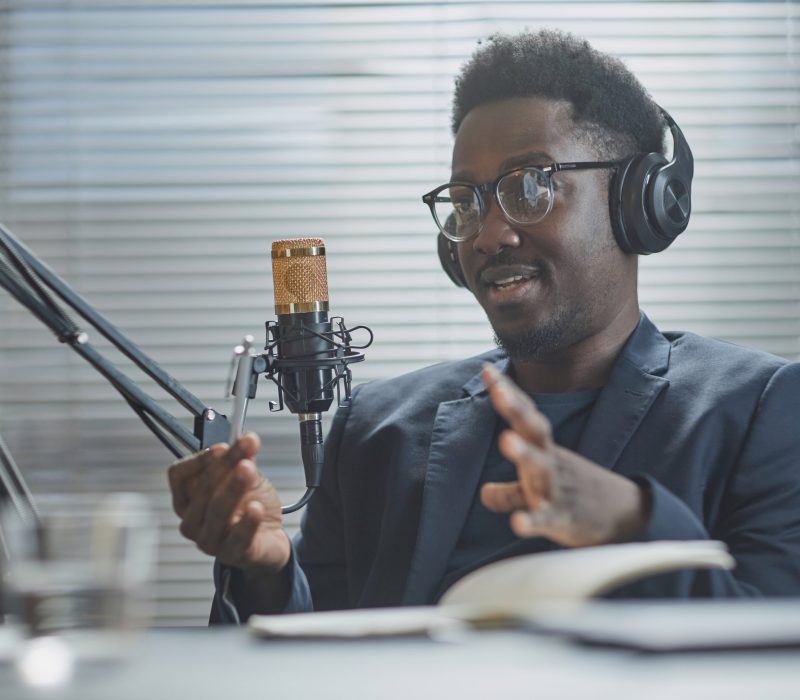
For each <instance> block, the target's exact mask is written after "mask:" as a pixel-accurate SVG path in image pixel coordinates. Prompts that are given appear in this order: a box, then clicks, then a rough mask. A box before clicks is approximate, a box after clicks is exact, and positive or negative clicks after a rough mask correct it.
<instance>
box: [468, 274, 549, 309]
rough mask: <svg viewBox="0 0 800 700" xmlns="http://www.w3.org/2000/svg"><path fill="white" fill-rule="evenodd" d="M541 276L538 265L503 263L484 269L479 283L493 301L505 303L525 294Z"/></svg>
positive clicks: (518, 298)
mask: <svg viewBox="0 0 800 700" xmlns="http://www.w3.org/2000/svg"><path fill="white" fill-rule="evenodd" d="M541 277H542V269H541V267H540V266H538V265H503V266H493V267H488V268H486V269H484V270H483V271H482V272H481V274H480V283H481V287H482V288H483V289H484V290H485V291H486V294H487V296H488V298H489V299H490V300H491V301H492V302H493V303H498V304H505V303H513V302H516V301H520V300H521V299H522V298H523V297H525V296H527V295H528V294H529V293H531V292H532V291H533V290H534V288H535V287H536V286H537V285H538V283H539V281H540V279H541Z"/></svg>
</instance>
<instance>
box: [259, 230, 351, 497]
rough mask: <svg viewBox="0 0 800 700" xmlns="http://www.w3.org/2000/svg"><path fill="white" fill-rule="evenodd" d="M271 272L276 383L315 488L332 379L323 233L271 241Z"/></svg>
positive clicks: (333, 350) (308, 478)
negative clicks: (292, 416) (297, 428)
mask: <svg viewBox="0 0 800 700" xmlns="http://www.w3.org/2000/svg"><path fill="white" fill-rule="evenodd" d="M272 276H273V284H274V293H275V313H276V315H277V323H276V324H274V325H272V326H271V327H272V329H273V338H274V341H275V354H276V358H277V361H276V365H277V368H278V371H279V372H280V384H279V387H280V390H281V393H282V399H283V401H284V402H285V404H286V406H287V408H288V409H289V410H290V411H291V412H292V413H295V414H297V417H298V420H299V422H300V450H301V455H302V459H303V468H304V470H305V475H306V486H307V487H309V488H316V487H317V486H319V482H320V478H321V475H322V463H323V458H324V446H323V437H322V422H321V413H322V412H323V411H327V410H328V409H329V408H330V406H331V403H332V402H333V386H334V383H335V379H336V374H335V372H334V363H335V359H336V346H335V345H334V343H333V342H332V328H331V322H330V320H329V318H328V274H327V267H326V262H325V242H324V241H323V240H322V239H321V238H296V239H290V240H282V241H275V242H274V243H273V244H272ZM269 327H270V325H269V324H268V328H269Z"/></svg>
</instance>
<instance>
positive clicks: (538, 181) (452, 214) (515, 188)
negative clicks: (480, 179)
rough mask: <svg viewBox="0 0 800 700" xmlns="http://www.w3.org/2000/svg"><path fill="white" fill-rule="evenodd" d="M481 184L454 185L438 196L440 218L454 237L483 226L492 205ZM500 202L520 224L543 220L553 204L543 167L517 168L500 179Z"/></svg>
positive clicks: (437, 206)
mask: <svg viewBox="0 0 800 700" xmlns="http://www.w3.org/2000/svg"><path fill="white" fill-rule="evenodd" d="M482 197H483V195H482V194H481V193H480V191H479V190H478V188H477V187H474V186H469V185H453V186H451V187H450V188H449V189H445V190H442V192H440V193H439V194H438V195H437V196H436V197H435V205H434V206H435V210H436V218H437V220H438V221H439V223H440V224H441V225H442V227H443V228H444V229H445V231H446V232H447V233H448V234H449V235H450V236H452V237H453V238H459V239H464V238H469V237H470V236H473V235H475V233H477V232H478V230H479V229H480V225H481V222H482V220H483V217H484V216H485V214H486V211H487V209H488V207H487V206H486V204H485V200H483V199H482ZM497 197H498V199H499V200H500V201H499V202H498V203H499V204H500V207H501V208H502V209H503V212H504V213H505V214H506V216H507V217H509V218H510V219H512V220H513V221H515V222H516V223H520V224H532V223H536V222H537V221H541V219H543V218H544V217H545V215H546V214H547V212H548V211H549V208H550V198H551V190H550V187H549V183H548V180H547V176H546V175H545V173H544V172H542V171H541V170H537V169H535V168H525V169H523V170H514V171H512V172H510V173H508V174H507V175H505V176H504V177H502V178H501V179H500V181H499V182H498V183H497Z"/></svg>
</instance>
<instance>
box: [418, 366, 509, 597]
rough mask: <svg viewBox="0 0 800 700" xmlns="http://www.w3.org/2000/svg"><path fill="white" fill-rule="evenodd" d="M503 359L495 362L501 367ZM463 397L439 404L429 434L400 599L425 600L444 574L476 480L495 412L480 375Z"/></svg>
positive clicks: (465, 386) (492, 431)
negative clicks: (418, 507)
mask: <svg viewBox="0 0 800 700" xmlns="http://www.w3.org/2000/svg"><path fill="white" fill-rule="evenodd" d="M507 365H508V360H506V359H503V360H501V361H500V362H498V363H497V365H496V366H497V367H498V369H500V370H501V371H504V370H505V368H506V367H507ZM464 391H465V392H466V393H467V395H466V396H465V397H464V398H461V399H458V400H455V401H447V402H444V403H442V404H440V405H439V410H438V412H437V413H436V419H435V421H434V425H433V432H432V434H431V447H430V453H429V457H428V469H427V472H426V474H425V485H424V488H423V494H422V510H421V513H420V519H419V528H418V530H417V542H416V546H415V548H414V554H413V556H412V558H411V567H410V569H409V574H408V580H407V582H406V591H405V595H404V596H403V603H404V604H406V605H421V604H425V603H428V602H429V600H430V597H431V595H433V592H434V591H435V589H436V587H437V586H438V585H439V582H440V581H441V579H442V577H443V576H444V574H445V570H446V567H447V560H448V558H449V556H450V553H451V552H452V551H453V549H454V548H455V545H456V542H457V541H458V536H459V534H460V533H461V530H462V528H463V526H464V522H465V521H466V518H467V513H468V512H469V508H470V506H471V505H472V500H473V498H474V496H475V491H476V489H477V486H478V482H479V480H480V476H481V471H482V470H483V465H484V462H485V461H486V455H487V453H488V451H489V447H490V444H491V440H492V437H493V435H494V430H495V424H496V414H495V411H494V408H493V407H492V404H491V401H490V400H489V396H488V394H487V392H486V388H485V387H484V385H483V382H482V381H481V379H480V376H476V377H473V378H472V379H471V380H470V381H469V382H467V384H465V385H464Z"/></svg>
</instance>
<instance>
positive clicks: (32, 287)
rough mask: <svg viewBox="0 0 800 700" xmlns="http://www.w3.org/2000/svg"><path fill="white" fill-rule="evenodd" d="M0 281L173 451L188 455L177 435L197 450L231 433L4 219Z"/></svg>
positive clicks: (219, 417)
mask: <svg viewBox="0 0 800 700" xmlns="http://www.w3.org/2000/svg"><path fill="white" fill-rule="evenodd" d="M0 286H2V287H4V288H5V289H6V290H7V291H8V292H9V293H10V294H11V296H13V297H14V298H15V299H16V300H17V301H19V302H20V303H21V304H22V305H23V306H25V307H26V308H27V309H29V310H30V311H31V313H33V315H34V316H36V317H37V318H38V319H39V320H40V321H41V322H42V323H43V324H45V325H46V326H47V327H48V328H50V330H51V331H52V332H53V333H54V334H55V336H56V337H57V338H58V340H59V341H60V342H62V343H66V344H67V345H69V346H70V347H71V348H72V349H73V350H74V351H75V352H76V353H78V354H79V355H80V356H81V357H83V359H84V360H86V361H87V362H88V363H89V364H90V365H92V366H93V367H94V368H95V369H96V370H97V371H98V372H99V373H100V374H102V375H103V376H104V377H105V378H106V379H107V380H108V381H109V382H110V383H111V385H112V386H113V387H114V388H115V389H116V390H117V391H118V392H119V393H120V394H121V395H122V397H123V398H124V399H125V401H127V402H128V404H129V405H130V407H131V408H132V409H133V411H134V412H135V413H136V415H137V416H139V418H140V419H141V420H142V422H143V423H144V424H145V425H146V426H147V427H148V428H149V429H150V430H151V431H152V432H153V434H154V435H155V436H156V437H157V438H158V439H159V440H160V441H161V442H162V443H163V444H164V445H165V446H166V448H167V449H168V450H169V451H170V452H172V454H173V455H175V456H176V457H179V458H180V457H183V456H185V454H184V452H182V450H181V448H180V447H179V446H178V445H177V444H176V442H175V441H176V440H177V441H178V442H180V443H182V444H183V445H184V446H185V447H186V448H188V449H189V451H190V452H196V451H197V450H200V449H204V448H206V447H208V446H209V445H213V444H214V443H216V442H225V441H226V440H227V439H228V436H229V434H230V424H229V423H228V420H227V419H226V417H225V416H224V415H223V414H221V413H219V412H218V411H215V410H214V409H213V408H210V407H208V406H206V405H205V404H204V403H203V402H202V401H200V399H198V398H197V397H196V396H195V395H194V394H192V393H191V392H189V391H187V390H186V389H185V388H184V387H183V386H181V384H180V383H179V382H178V381H177V380H176V379H175V378H174V377H172V376H171V375H170V374H169V373H167V372H166V371H164V370H163V369H162V368H161V367H160V366H159V365H158V364H156V362H155V361H153V360H152V359H151V358H150V357H148V356H147V354H146V353H145V352H144V351H143V350H142V349H141V348H139V347H138V346H137V345H136V344H135V343H133V342H132V341H130V340H128V338H126V337H125V336H124V335H123V334H122V333H121V332H120V331H119V329H118V328H116V327H115V326H114V325H113V324H112V323H111V322H110V321H108V320H107V319H106V318H104V317H103V316H102V315H101V314H100V313H98V312H97V311H96V310H95V309H94V308H92V307H91V306H90V305H89V303H88V302H87V301H86V300H85V299H83V298H82V297H81V296H80V295H79V294H78V293H77V292H75V291H74V290H73V289H72V288H71V287H70V286H69V285H68V284H67V283H66V282H65V281H64V280H62V279H61V278H60V277H59V276H58V275H57V274H56V273H55V272H54V271H53V270H52V269H51V268H50V267H48V266H47V265H46V264H45V263H44V262H42V261H41V260H40V259H39V258H37V257H36V255H34V254H33V252H31V251H30V250H29V249H28V248H27V247H26V246H25V245H24V244H23V243H22V242H21V241H19V240H18V239H17V238H15V237H14V235H13V234H12V233H11V232H10V231H9V230H8V229H7V228H6V227H5V226H3V225H2V224H0ZM45 287H49V289H50V290H52V291H53V292H55V294H56V295H57V296H58V297H60V298H61V300H62V301H63V302H64V303H66V304H67V305H68V306H70V307H71V308H72V309H74V310H75V311H76V312H77V313H78V314H79V315H80V316H81V317H82V318H83V319H85V320H86V321H88V322H89V323H90V324H91V325H92V326H94V327H95V328H96V329H97V330H98V331H99V332H100V333H101V335H103V336H104V337H105V338H106V339H108V340H109V341H110V342H111V343H112V344H113V345H114V346H115V347H116V348H117V349H118V350H119V351H120V352H121V353H122V354H123V355H125V356H126V357H127V358H128V359H130V360H131V361H132V362H133V363H134V364H135V365H136V366H137V367H139V368H140V369H141V370H142V371H143V372H144V373H145V374H147V375H148V376H149V377H150V378H151V379H153V380H154V381H155V382H156V383H157V384H158V385H159V386H160V387H161V388H162V389H163V390H164V391H165V392H167V393H168V394H169V395H170V396H172V397H173V398H175V399H176V400H177V401H178V402H179V403H180V404H181V405H182V406H183V407H184V408H186V409H187V410H188V411H189V413H190V414H191V415H192V416H194V432H193V433H192V432H189V430H187V429H186V428H185V427H184V426H183V425H182V424H181V423H180V422H178V420H177V419H176V418H175V417H174V416H172V414H170V413H169V412H168V411H166V410H165V409H164V408H163V407H162V406H160V405H159V404H158V403H157V402H156V401H155V400H154V399H153V398H152V397H150V396H149V395H148V394H147V393H146V392H145V391H143V390H142V389H141V388H139V386H137V385H136V384H135V383H134V382H133V380H131V379H130V378H129V377H128V376H127V375H126V374H124V373H123V372H122V371H121V370H120V369H119V368H118V367H116V366H115V365H114V364H113V363H112V362H111V361H110V360H108V359H106V358H105V357H103V355H102V354H101V353H100V352H99V351H98V350H96V349H95V348H94V347H92V345H91V344H90V343H89V336H88V334H87V333H86V332H85V331H84V330H83V329H81V328H80V327H79V326H77V325H76V324H75V322H74V321H73V320H72V319H71V318H70V316H69V315H68V314H67V313H66V312H65V311H64V309H63V308H62V307H61V305H60V304H59V303H58V302H57V301H56V300H55V299H53V297H52V296H51V295H50V293H49V292H48V291H47V289H45ZM167 433H169V435H168V434H167ZM170 435H171V436H172V437H170ZM173 438H174V439H173Z"/></svg>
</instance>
